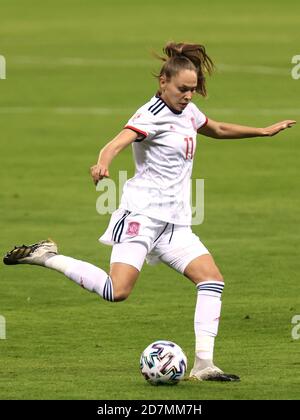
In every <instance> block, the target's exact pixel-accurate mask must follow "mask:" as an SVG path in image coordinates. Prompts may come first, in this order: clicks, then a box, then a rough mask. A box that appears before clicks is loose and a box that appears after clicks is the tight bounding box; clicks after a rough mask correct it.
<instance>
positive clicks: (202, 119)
mask: <svg viewBox="0 0 300 420" xmlns="http://www.w3.org/2000/svg"><path fill="white" fill-rule="evenodd" d="M192 105H193V108H192V112H193V115H194V119H195V123H196V127H197V130H199V129H200V128H202V127H204V126H205V125H206V124H207V122H208V118H207V116H206V115H204V114H203V112H202V111H200V109H199V108H198V107H197V106H196V105H195V104H192Z"/></svg>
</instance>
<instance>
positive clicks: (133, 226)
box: [126, 222, 140, 236]
mask: <svg viewBox="0 0 300 420" xmlns="http://www.w3.org/2000/svg"><path fill="white" fill-rule="evenodd" d="M139 230H140V223H138V222H129V223H128V228H127V232H126V235H129V236H137V235H138V234H139Z"/></svg>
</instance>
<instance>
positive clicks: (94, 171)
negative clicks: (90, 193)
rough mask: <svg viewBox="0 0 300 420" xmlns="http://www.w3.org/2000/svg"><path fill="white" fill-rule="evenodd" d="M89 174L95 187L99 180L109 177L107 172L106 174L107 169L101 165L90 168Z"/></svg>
mask: <svg viewBox="0 0 300 420" xmlns="http://www.w3.org/2000/svg"><path fill="white" fill-rule="evenodd" d="M90 174H91V177H92V178H93V181H94V184H95V185H97V182H98V181H101V179H103V178H108V177H109V172H108V169H107V167H105V166H104V165H101V164H97V165H94V166H91V168H90Z"/></svg>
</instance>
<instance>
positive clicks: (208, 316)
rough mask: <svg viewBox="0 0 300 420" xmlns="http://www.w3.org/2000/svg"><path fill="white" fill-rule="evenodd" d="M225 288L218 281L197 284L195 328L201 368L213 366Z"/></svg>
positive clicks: (197, 355) (197, 354)
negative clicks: (222, 296)
mask: <svg viewBox="0 0 300 420" xmlns="http://www.w3.org/2000/svg"><path fill="white" fill-rule="evenodd" d="M223 288H224V282H222V281H217V280H209V281H203V282H201V283H198V284H197V290H198V296H197V303H196V309H195V318H194V328H195V336H196V349H195V351H196V361H198V362H197V365H198V367H199V368H200V366H201V364H202V366H205V367H206V366H213V353H214V342H215V337H216V335H217V333H218V327H219V319H220V314H221V306H222V302H221V295H222V292H223Z"/></svg>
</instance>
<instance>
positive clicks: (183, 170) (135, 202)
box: [120, 95, 207, 225]
mask: <svg viewBox="0 0 300 420" xmlns="http://www.w3.org/2000/svg"><path fill="white" fill-rule="evenodd" d="M206 123H207V118H206V117H205V115H204V114H203V113H202V112H201V111H200V110H199V109H198V108H197V106H196V105H195V104H193V103H189V104H188V105H187V106H186V108H185V109H184V110H183V111H182V112H180V111H176V110H172V109H170V108H169V107H168V105H167V104H166V103H165V102H164V101H163V100H162V99H161V98H160V97H159V96H158V95H156V96H154V97H153V98H151V100H150V101H149V102H148V103H146V104H145V105H143V106H142V107H141V108H139V109H138V111H137V112H136V113H135V114H134V115H133V117H131V118H130V120H129V121H128V123H127V124H126V126H125V128H129V129H131V130H133V131H135V132H137V133H138V134H139V136H138V138H137V140H136V141H135V142H134V143H132V147H133V153H134V158H135V165H136V171H135V175H134V177H133V178H131V179H129V180H128V181H127V182H126V183H125V184H124V188H123V195H122V199H121V203H120V208H122V209H126V210H129V211H132V212H135V213H139V214H144V215H146V216H149V217H152V218H155V219H158V220H161V221H165V222H168V223H173V224H178V225H190V224H191V217H192V214H191V205H190V178H191V174H192V168H193V157H194V154H195V150H196V137H197V130H198V129H199V128H200V127H203V126H204V125H205V124H206Z"/></svg>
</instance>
